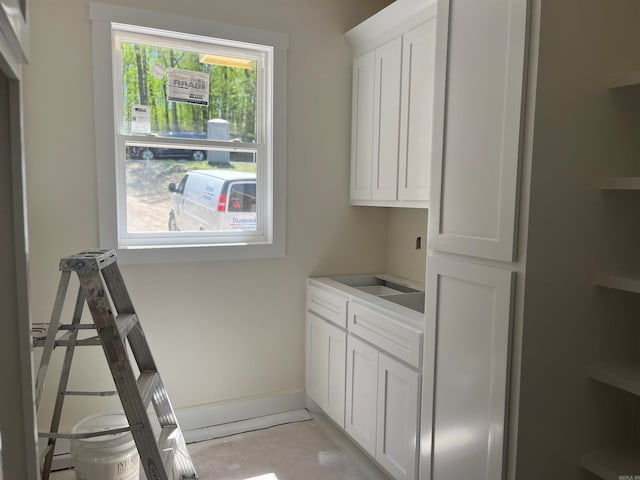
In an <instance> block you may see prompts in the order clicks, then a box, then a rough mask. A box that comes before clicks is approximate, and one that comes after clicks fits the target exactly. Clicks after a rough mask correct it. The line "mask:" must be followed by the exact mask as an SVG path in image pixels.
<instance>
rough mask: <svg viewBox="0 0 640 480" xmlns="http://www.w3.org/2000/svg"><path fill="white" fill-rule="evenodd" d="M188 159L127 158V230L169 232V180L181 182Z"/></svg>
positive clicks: (133, 231)
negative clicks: (174, 160)
mask: <svg viewBox="0 0 640 480" xmlns="http://www.w3.org/2000/svg"><path fill="white" fill-rule="evenodd" d="M188 165H189V164H188V163H187V162H184V163H182V162H167V161H162V160H155V161H144V160H127V167H126V168H127V230H128V231H129V232H132V233H141V232H166V231H167V230H168V221H169V210H171V195H172V193H171V192H169V183H171V182H175V183H178V182H180V180H181V179H182V176H183V175H184V173H185V172H186V171H187V170H189V168H188Z"/></svg>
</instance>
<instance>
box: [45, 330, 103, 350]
mask: <svg viewBox="0 0 640 480" xmlns="http://www.w3.org/2000/svg"><path fill="white" fill-rule="evenodd" d="M66 335H67V334H66V333H65V334H64V335H63V336H62V337H60V339H58V340H56V347H68V346H70V345H75V346H76V347H94V346H96V345H102V342H101V341H100V337H98V336H95V337H89V338H83V339H81V340H68V339H65V338H64V337H65V336H66Z"/></svg>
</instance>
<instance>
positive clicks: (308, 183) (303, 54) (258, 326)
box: [25, 0, 389, 424]
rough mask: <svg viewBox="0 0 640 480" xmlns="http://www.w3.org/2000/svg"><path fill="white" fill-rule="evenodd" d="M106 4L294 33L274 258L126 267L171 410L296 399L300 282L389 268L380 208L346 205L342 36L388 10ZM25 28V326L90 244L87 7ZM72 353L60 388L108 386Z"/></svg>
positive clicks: (276, 2) (77, 413) (67, 9)
mask: <svg viewBox="0 0 640 480" xmlns="http://www.w3.org/2000/svg"><path fill="white" fill-rule="evenodd" d="M111 3H114V4H119V5H123V6H129V7H138V8H147V9H151V8H152V9H154V10H157V11H160V12H165V13H175V14H180V15H188V16H193V17H198V18H205V19H211V20H215V21H220V22H227V23H235V24H239V25H246V26H251V27H257V28H260V29H265V30H273V31H279V32H285V33H288V34H289V35H290V49H289V72H288V85H289V89H288V131H287V134H288V139H289V140H288V172H287V255H286V257H285V258H281V259H271V260H256V261H236V262H216V263H190V264H169V265H144V266H125V267H123V268H122V270H123V274H124V276H125V280H126V282H127V284H128V287H129V289H130V293H131V294H132V297H133V300H134V303H135V305H136V307H137V310H138V313H139V314H140V317H141V319H142V322H143V326H144V328H145V332H146V334H147V337H148V339H149V341H150V343H151V347H152V350H153V352H154V355H155V358H156V361H157V363H158V365H159V368H160V371H161V373H162V376H163V379H164V381H165V383H166V385H167V387H168V389H169V392H170V395H171V397H172V400H173V403H174V405H175V406H176V407H186V406H192V405H198V404H208V403H212V402H218V401H225V400H233V399H240V398H245V397H252V396H260V395H265V394H269V393H271V392H281V391H290V390H297V389H301V388H303V385H304V378H303V377H304V352H303V349H304V341H303V338H304V337H303V336H304V299H305V297H304V279H305V278H306V277H307V276H309V275H312V274H314V275H318V274H329V273H357V272H371V271H381V270H384V269H385V265H386V249H387V235H386V228H387V223H386V222H387V214H386V212H385V210H384V209H369V208H352V207H349V205H348V204H349V202H348V181H349V180H348V172H349V158H348V157H349V131H350V129H349V127H350V106H351V93H350V89H351V83H350V82H351V53H350V49H349V46H348V44H347V42H346V41H345V39H344V38H343V35H342V34H343V32H345V31H346V30H348V29H349V28H351V27H353V26H354V25H355V24H356V23H358V22H360V21H361V20H363V19H365V18H366V17H368V16H369V15H371V14H373V13H374V12H376V11H377V10H379V9H381V8H382V7H384V6H385V5H386V4H387V3H389V2H388V0H350V1H343V0H326V1H322V2H319V1H317V0H269V1H262V0H219V1H216V2H210V1H206V0H188V1H182V2H175V1H173V0H171V1H170V0H155V1H152V0H135V1H122V0H121V1H113V2H111ZM31 20H32V34H33V36H32V59H31V65H30V66H29V67H28V68H27V69H26V71H25V94H26V98H25V109H26V110H25V120H26V154H27V162H28V164H27V181H28V194H29V198H28V200H29V207H30V210H29V228H30V237H31V238H30V247H31V271H30V275H31V287H32V295H31V301H32V309H33V317H34V321H48V317H49V315H50V311H51V307H52V304H53V299H54V294H55V289H56V286H57V282H58V272H57V264H58V260H59V258H60V257H61V256H64V255H67V254H70V253H74V252H77V251H79V250H82V249H87V248H95V247H96V246H97V242H98V222H97V219H96V218H95V217H96V214H97V195H96V165H95V142H94V127H93V125H94V119H93V95H94V92H93V86H92V78H91V45H90V24H89V20H88V0H64V1H56V2H51V1H48V0H34V1H33V2H32V4H31ZM95 93H96V94H97V95H99V94H100V92H95ZM80 355H81V356H80V357H79V361H78V362H76V363H75V366H76V368H75V369H74V370H73V372H72V377H71V383H72V384H74V386H76V387H79V386H84V387H96V388H100V387H102V386H105V387H106V386H108V385H109V383H110V379H109V377H108V375H107V371H106V368H105V366H104V360H103V358H102V356H101V355H102V354H101V352H96V351H92V352H89V353H86V352H83V353H81V354H80ZM52 384H53V382H49V387H50V388H49V389H48V391H47V392H46V393H45V395H47V398H49V399H51V398H52V396H53V392H52V391H51V387H53V385H52ZM87 384H88V385H87ZM82 402H84V403H82ZM95 402H96V401H93V402H92V403H93V405H94V406H93V409H95ZM105 402H106V401H105ZM50 404H51V402H49V403H48V404H46V405H48V408H50ZM83 405H86V401H80V400H77V401H74V403H73V404H71V405H70V408H69V409H68V411H71V410H72V411H73V414H72V415H69V416H66V417H65V419H64V421H63V422H65V423H67V424H69V423H70V422H73V421H75V420H77V419H78V418H80V417H81V416H82V415H85V414H87V413H89V411H90V410H91V409H90V408H89V407H84V406H83ZM103 405H110V404H106V403H101V404H100V407H99V408H105V407H103ZM45 411H46V408H45Z"/></svg>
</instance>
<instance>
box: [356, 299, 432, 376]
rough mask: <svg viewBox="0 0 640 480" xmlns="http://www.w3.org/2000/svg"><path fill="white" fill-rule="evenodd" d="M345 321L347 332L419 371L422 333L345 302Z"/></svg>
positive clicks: (390, 318) (400, 322)
mask: <svg viewBox="0 0 640 480" xmlns="http://www.w3.org/2000/svg"><path fill="white" fill-rule="evenodd" d="M348 320H349V326H348V328H349V331H350V332H352V333H354V334H356V335H358V336H359V337H360V338H363V339H364V340H367V341H368V342H371V343H372V344H374V345H376V346H377V347H380V348H381V349H382V350H384V351H385V352H388V353H390V354H391V355H393V356H395V357H397V358H399V359H400V360H403V361H405V362H407V363H408V364H410V365H412V366H414V367H416V368H421V367H422V337H423V334H422V332H420V331H418V330H416V329H414V328H412V327H410V326H409V325H407V324H405V323H403V322H402V320H400V319H394V318H393V317H391V316H388V315H385V314H384V313H382V312H378V311H374V310H371V309H369V308H366V307H364V306H363V305H360V304H358V303H354V302H349V308H348Z"/></svg>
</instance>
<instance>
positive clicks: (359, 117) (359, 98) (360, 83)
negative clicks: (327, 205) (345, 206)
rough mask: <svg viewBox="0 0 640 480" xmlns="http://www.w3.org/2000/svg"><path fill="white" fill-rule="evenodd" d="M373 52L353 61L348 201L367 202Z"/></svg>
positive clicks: (369, 194)
mask: <svg viewBox="0 0 640 480" xmlns="http://www.w3.org/2000/svg"><path fill="white" fill-rule="evenodd" d="M374 60H375V53H374V52H369V53H366V54H364V55H362V56H360V57H358V58H356V59H354V61H353V91H352V95H353V97H352V107H351V198H352V199H353V200H371V169H372V159H373V96H374V90H373V89H374Z"/></svg>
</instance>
